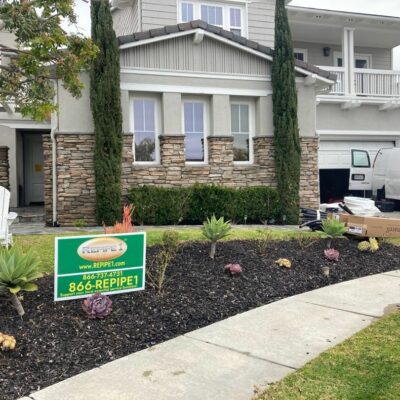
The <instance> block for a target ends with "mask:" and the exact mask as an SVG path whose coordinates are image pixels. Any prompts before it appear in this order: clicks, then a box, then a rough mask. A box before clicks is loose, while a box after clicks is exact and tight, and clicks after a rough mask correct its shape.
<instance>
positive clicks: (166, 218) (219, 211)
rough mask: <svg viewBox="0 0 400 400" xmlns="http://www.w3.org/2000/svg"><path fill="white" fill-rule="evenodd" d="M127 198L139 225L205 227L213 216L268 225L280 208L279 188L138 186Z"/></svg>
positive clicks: (237, 221)
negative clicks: (207, 219)
mask: <svg viewBox="0 0 400 400" xmlns="http://www.w3.org/2000/svg"><path fill="white" fill-rule="evenodd" d="M127 199H128V201H129V203H132V204H133V205H134V206H135V210H134V214H133V222H134V223H135V224H139V225H177V224H180V223H185V224H202V223H203V222H204V221H205V220H206V218H207V217H210V216H212V215H213V214H215V216H216V217H218V218H219V217H224V218H225V219H227V220H230V221H232V222H233V223H236V224H242V223H257V224H258V223H264V224H265V223H271V222H274V221H275V220H277V219H278V217H279V209H280V205H279V199H278V194H277V191H276V189H274V188H270V187H267V186H256V187H246V188H227V187H223V186H217V185H194V186H191V187H180V188H176V187H157V186H139V187H134V188H131V189H130V190H129V192H128V195H127Z"/></svg>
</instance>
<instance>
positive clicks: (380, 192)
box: [376, 186, 386, 200]
mask: <svg viewBox="0 0 400 400" xmlns="http://www.w3.org/2000/svg"><path fill="white" fill-rule="evenodd" d="M385 197H386V193H385V186H384V187H383V188H382V189H378V190H377V191H376V199H377V200H384V199H385Z"/></svg>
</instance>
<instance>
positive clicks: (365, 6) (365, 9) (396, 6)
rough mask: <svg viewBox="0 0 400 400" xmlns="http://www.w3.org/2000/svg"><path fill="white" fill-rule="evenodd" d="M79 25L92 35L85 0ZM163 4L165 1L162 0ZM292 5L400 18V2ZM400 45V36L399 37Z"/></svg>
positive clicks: (302, 1)
mask: <svg viewBox="0 0 400 400" xmlns="http://www.w3.org/2000/svg"><path fill="white" fill-rule="evenodd" d="M75 1H76V3H75V8H76V14H77V15H78V23H77V25H76V26H74V27H69V29H68V30H72V31H75V32H76V31H78V32H81V33H84V34H86V35H88V34H89V33H90V6H89V3H86V2H84V1H83V0H75ZM160 1H161V2H162V1H163V0H160ZM290 4H292V5H296V6H304V7H316V8H325V9H329V10H342V11H352V12H360V13H368V14H379V15H390V16H396V17H400V0H293V1H292V2H291V3H290ZM399 43H400V35H399ZM395 67H396V69H400V49H397V50H396V65H395Z"/></svg>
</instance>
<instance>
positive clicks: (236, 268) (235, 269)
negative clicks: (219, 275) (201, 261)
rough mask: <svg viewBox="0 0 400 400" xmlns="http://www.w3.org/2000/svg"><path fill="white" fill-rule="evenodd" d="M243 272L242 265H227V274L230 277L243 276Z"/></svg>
mask: <svg viewBox="0 0 400 400" xmlns="http://www.w3.org/2000/svg"><path fill="white" fill-rule="evenodd" d="M242 272H243V270H242V267H241V266H240V264H228V265H225V273H227V274H229V275H230V276H235V277H238V276H240V275H241V274H242Z"/></svg>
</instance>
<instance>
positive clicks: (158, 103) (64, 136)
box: [0, 0, 335, 224]
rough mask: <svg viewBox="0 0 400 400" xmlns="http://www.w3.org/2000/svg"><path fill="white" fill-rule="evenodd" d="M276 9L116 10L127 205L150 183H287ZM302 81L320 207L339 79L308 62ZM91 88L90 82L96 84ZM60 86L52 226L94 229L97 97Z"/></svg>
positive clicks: (152, 4) (132, 5)
mask: <svg viewBox="0 0 400 400" xmlns="http://www.w3.org/2000/svg"><path fill="white" fill-rule="evenodd" d="M274 4H275V0H262V1H258V2H248V1H222V0H219V1H215V2H214V1H194V0H192V1H176V0H164V1H163V2H159V1H155V0H141V1H139V0H131V1H125V2H121V1H120V2H116V3H114V9H113V18H114V28H115V30H116V32H117V34H118V35H119V42H120V49H121V106H122V112H123V133H124V148H123V166H122V167H123V168H122V191H123V194H126V192H127V190H128V189H129V188H130V187H133V186H136V185H143V184H149V185H165V186H182V185H185V186H186V185H192V184H194V183H216V184H222V185H227V186H249V185H251V186H254V185H271V186H274V185H275V184H276V182H275V173H274V150H273V114H272V85H271V64H272V51H271V49H270V47H268V46H272V45H273V33H274V22H273V21H274ZM199 19H202V20H203V21H200V20H199ZM192 20H195V21H192ZM207 22H208V23H207ZM296 76H297V78H296V82H297V88H298V99H299V101H298V103H299V112H298V115H299V128H300V137H301V146H302V168H301V201H302V205H304V206H311V207H317V206H318V204H319V182H318V142H319V139H318V136H317V132H316V108H317V107H316V96H317V95H318V94H319V93H322V92H324V91H327V90H328V89H329V87H330V86H331V85H333V84H334V83H335V76H333V75H332V74H331V73H330V72H329V71H324V70H321V69H318V68H315V67H313V66H312V65H309V64H306V63H304V62H302V61H297V62H296ZM83 78H84V79H85V80H86V82H87V76H86V75H84V76H83ZM58 87H59V91H58V103H59V107H60V114H59V119H58V121H57V123H56V124H53V128H54V129H55V130H54V133H55V142H52V140H51V136H50V135H49V134H45V135H43V136H42V146H43V155H44V176H43V182H44V198H45V207H46V220H47V222H49V223H50V222H54V221H55V220H58V222H60V223H61V224H72V223H73V222H74V221H75V220H78V219H84V220H85V221H86V222H88V223H94V214H95V212H94V211H95V190H94V171H93V148H94V134H93V122H92V118H91V113H90V105H89V96H88V87H87V88H86V90H85V92H84V95H83V97H82V98H81V99H79V100H74V99H72V98H71V97H70V96H69V95H68V94H67V93H65V91H64V90H63V89H62V88H61V86H60V85H58ZM0 124H1V121H0ZM0 144H1V139H0ZM54 150H55V151H54ZM19 154H21V153H19ZM53 157H54V159H55V161H56V165H55V168H53V165H52V161H53ZM52 172H55V174H56V179H55V184H56V186H54V184H53V180H52ZM53 191H55V193H56V196H55V197H54V196H53ZM53 206H54V208H53Z"/></svg>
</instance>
